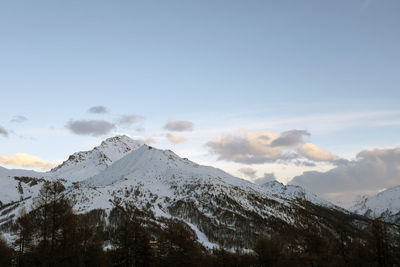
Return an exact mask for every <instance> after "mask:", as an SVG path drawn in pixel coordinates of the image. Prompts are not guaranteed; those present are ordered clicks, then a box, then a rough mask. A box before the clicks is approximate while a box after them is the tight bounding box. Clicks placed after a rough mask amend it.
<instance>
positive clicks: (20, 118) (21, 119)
mask: <svg viewBox="0 0 400 267" xmlns="http://www.w3.org/2000/svg"><path fill="white" fill-rule="evenodd" d="M27 120H28V118H26V117H25V116H22V115H18V116H14V117H13V118H12V119H11V122H14V123H21V122H25V121H27Z"/></svg>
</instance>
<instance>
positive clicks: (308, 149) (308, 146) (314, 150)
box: [297, 143, 334, 161]
mask: <svg viewBox="0 0 400 267" xmlns="http://www.w3.org/2000/svg"><path fill="white" fill-rule="evenodd" d="M297 152H299V154H300V155H302V156H304V157H306V158H308V159H311V160H314V161H332V160H333V159H334V156H333V155H332V153H330V152H329V151H327V150H325V149H322V148H320V147H319V146H317V145H315V144H312V143H304V144H302V145H301V146H300V147H299V148H298V149H297Z"/></svg>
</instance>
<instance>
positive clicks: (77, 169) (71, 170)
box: [50, 135, 143, 182]
mask: <svg viewBox="0 0 400 267" xmlns="http://www.w3.org/2000/svg"><path fill="white" fill-rule="evenodd" d="M142 144H143V143H142V142H140V141H136V140H133V139H131V138H130V137H128V136H126V135H119V136H114V137H110V138H107V139H106V140H104V141H103V142H101V144H100V145H99V146H96V147H94V148H93V149H92V150H88V151H81V152H77V153H74V154H72V155H70V156H69V158H68V159H67V160H66V161H64V162H63V163H62V164H61V165H59V166H57V167H56V168H54V169H52V170H51V171H50V172H51V173H52V174H53V175H55V176H57V177H60V178H65V179H67V180H68V181H71V182H76V181H81V180H83V179H86V178H87V177H92V176H94V175H96V174H98V173H100V172H102V171H104V170H105V169H106V168H107V167H108V166H110V165H111V164H112V163H114V162H115V161H117V160H119V159H121V158H122V157H124V156H125V155H126V154H128V153H130V152H131V151H133V150H136V149H138V148H139V147H140V146H141V145H142Z"/></svg>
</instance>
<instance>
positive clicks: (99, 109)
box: [88, 106, 108, 114]
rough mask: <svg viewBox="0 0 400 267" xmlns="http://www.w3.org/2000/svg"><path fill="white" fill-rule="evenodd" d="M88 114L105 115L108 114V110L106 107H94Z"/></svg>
mask: <svg viewBox="0 0 400 267" xmlns="http://www.w3.org/2000/svg"><path fill="white" fill-rule="evenodd" d="M88 112H89V113H92V114H105V113H108V109H107V108H106V107H105V106H94V107H91V108H89V109H88Z"/></svg>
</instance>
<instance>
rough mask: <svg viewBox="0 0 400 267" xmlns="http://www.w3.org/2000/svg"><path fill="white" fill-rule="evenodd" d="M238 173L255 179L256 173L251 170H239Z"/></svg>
mask: <svg viewBox="0 0 400 267" xmlns="http://www.w3.org/2000/svg"><path fill="white" fill-rule="evenodd" d="M238 171H239V172H241V173H243V174H244V175H246V176H248V177H250V178H254V177H256V172H257V171H256V170H254V169H252V168H241V169H239V170H238Z"/></svg>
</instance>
